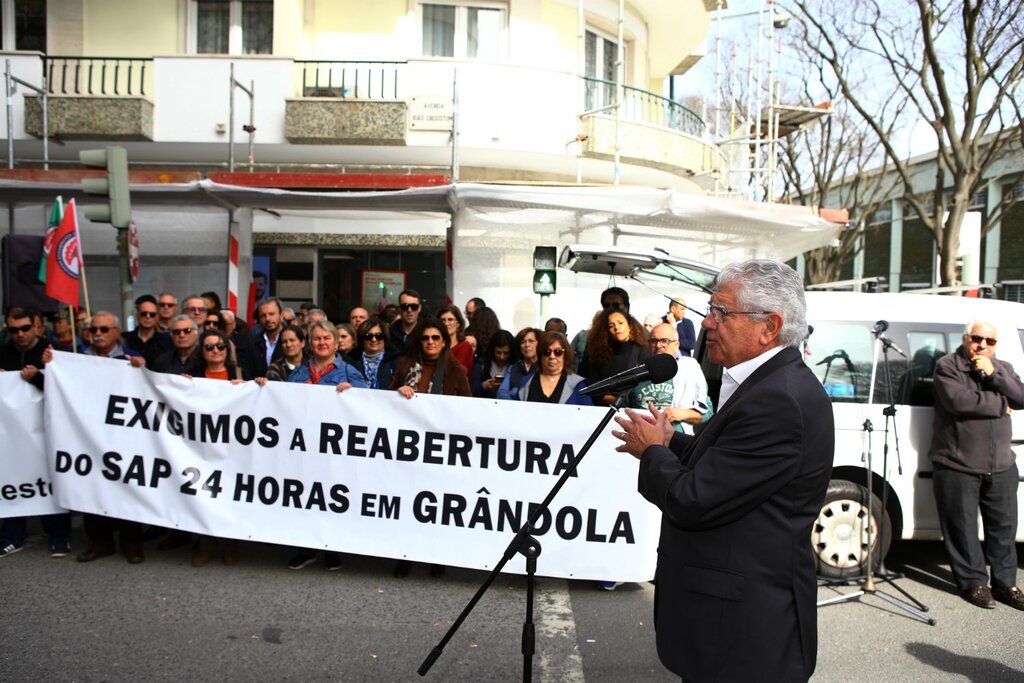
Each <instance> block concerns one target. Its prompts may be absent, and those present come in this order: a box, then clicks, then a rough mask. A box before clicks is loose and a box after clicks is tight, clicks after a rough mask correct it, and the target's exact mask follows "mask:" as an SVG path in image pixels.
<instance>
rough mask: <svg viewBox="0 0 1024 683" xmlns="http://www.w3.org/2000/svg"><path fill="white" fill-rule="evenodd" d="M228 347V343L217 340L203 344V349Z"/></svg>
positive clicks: (220, 349) (223, 348)
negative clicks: (214, 342) (213, 342)
mask: <svg viewBox="0 0 1024 683" xmlns="http://www.w3.org/2000/svg"><path fill="white" fill-rule="evenodd" d="M227 348H228V345H227V344H225V343H224V342H217V343H216V344H203V351H213V350H214V349H217V350H218V351H223V350H225V349H227Z"/></svg>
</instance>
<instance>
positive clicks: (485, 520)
mask: <svg viewBox="0 0 1024 683" xmlns="http://www.w3.org/2000/svg"><path fill="white" fill-rule="evenodd" d="M478 526H482V527H483V528H485V529H487V530H488V531H491V530H492V529H494V524H493V523H492V521H491V501H489V500H488V499H486V498H484V497H483V496H480V497H479V498H477V499H476V505H474V506H473V514H471V515H470V516H469V528H470V529H475V528H476V527H478Z"/></svg>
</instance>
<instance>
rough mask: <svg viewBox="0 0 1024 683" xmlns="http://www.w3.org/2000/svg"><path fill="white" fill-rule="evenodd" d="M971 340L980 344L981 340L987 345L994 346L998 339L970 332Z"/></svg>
mask: <svg viewBox="0 0 1024 683" xmlns="http://www.w3.org/2000/svg"><path fill="white" fill-rule="evenodd" d="M971 341H972V342H974V343H975V344H980V343H981V342H985V343H986V344H988V345H989V346H995V345H996V342H997V341H999V340H998V339H993V338H992V337H982V336H981V335H980V334H972V335H971Z"/></svg>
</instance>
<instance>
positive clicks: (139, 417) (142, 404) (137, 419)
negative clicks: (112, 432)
mask: <svg viewBox="0 0 1024 683" xmlns="http://www.w3.org/2000/svg"><path fill="white" fill-rule="evenodd" d="M151 405H153V401H143V400H142V399H141V398H135V397H132V407H133V408H134V409H135V416H134V417H133V418H132V419H130V420H128V424H126V425H125V426H126V427H134V426H135V425H139V427H140V428H141V429H149V418H147V417H146V411H148V410H149V407H150V406H151Z"/></svg>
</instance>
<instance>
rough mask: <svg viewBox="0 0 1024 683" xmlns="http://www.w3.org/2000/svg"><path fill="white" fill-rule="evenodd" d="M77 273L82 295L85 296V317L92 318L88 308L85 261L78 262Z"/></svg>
mask: <svg viewBox="0 0 1024 683" xmlns="http://www.w3.org/2000/svg"><path fill="white" fill-rule="evenodd" d="M78 272H79V274H80V275H81V276H82V294H83V295H84V296H85V316H86V318H91V317H92V309H91V308H90V307H89V284H88V283H87V282H86V281H85V259H84V258H82V259H80V260H79V262H78Z"/></svg>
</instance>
